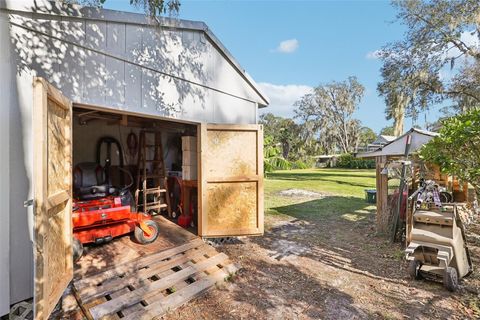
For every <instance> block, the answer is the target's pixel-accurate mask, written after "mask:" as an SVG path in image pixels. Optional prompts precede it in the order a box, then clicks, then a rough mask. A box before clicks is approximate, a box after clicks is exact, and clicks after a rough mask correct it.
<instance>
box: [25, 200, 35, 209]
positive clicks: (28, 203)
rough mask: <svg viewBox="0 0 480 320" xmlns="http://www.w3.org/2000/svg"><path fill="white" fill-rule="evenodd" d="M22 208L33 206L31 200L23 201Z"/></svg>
mask: <svg viewBox="0 0 480 320" xmlns="http://www.w3.org/2000/svg"><path fill="white" fill-rule="evenodd" d="M23 206H24V207H25V208H26V207H31V206H33V199H29V200H25V201H23Z"/></svg>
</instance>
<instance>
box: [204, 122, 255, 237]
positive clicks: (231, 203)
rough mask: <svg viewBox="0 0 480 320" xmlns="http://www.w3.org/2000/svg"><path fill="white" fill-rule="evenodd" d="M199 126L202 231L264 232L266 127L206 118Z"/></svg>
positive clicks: (214, 233) (206, 233)
mask: <svg viewBox="0 0 480 320" xmlns="http://www.w3.org/2000/svg"><path fill="white" fill-rule="evenodd" d="M198 132H199V134H198V136H199V137H198V149H199V150H200V152H199V155H200V159H199V160H200V161H199V172H198V176H199V177H198V179H199V181H200V185H199V187H200V190H199V204H200V205H199V228H198V232H199V234H200V235H201V236H204V237H222V236H241V235H259V234H262V233H263V214H264V213H263V132H262V127H261V126H258V125H213V124H201V125H199V130H198Z"/></svg>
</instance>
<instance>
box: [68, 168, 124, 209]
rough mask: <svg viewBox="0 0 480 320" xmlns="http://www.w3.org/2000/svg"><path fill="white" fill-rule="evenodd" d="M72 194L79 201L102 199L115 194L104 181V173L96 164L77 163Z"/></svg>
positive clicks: (115, 190)
mask: <svg viewBox="0 0 480 320" xmlns="http://www.w3.org/2000/svg"><path fill="white" fill-rule="evenodd" d="M73 188H74V189H73V192H74V195H75V198H77V199H79V200H94V199H99V198H104V197H107V196H109V195H112V194H115V193H116V192H117V189H116V188H113V187H112V186H110V185H109V184H108V183H107V181H105V171H104V169H103V168H102V166H100V165H99V164H97V163H94V162H83V163H79V164H78V165H77V166H76V167H75V170H74V173H73Z"/></svg>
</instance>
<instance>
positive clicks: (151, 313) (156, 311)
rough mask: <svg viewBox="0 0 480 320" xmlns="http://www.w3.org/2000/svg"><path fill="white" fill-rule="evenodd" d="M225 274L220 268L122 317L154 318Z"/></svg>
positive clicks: (211, 284) (191, 297) (221, 279)
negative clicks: (138, 310)
mask: <svg viewBox="0 0 480 320" xmlns="http://www.w3.org/2000/svg"><path fill="white" fill-rule="evenodd" d="M225 276H226V274H225V271H223V270H222V269H220V270H218V271H217V272H215V273H214V274H212V275H210V276H208V277H205V278H202V279H200V280H198V281H196V282H194V283H192V284H190V285H189V286H187V287H186V288H184V289H182V290H179V291H176V292H174V293H172V294H171V295H169V296H167V297H165V298H163V299H160V300H158V301H157V302H154V303H152V304H150V305H148V306H146V307H145V310H142V311H141V312H137V313H133V314H130V315H129V316H128V317H125V318H124V319H126V320H133V319H154V318H156V317H158V316H161V315H163V314H165V313H167V312H168V311H171V310H173V309H175V308H178V307H179V306H181V305H183V304H185V303H186V302H188V301H190V300H192V299H193V298H195V297H196V296H198V295H199V294H201V293H203V292H205V291H206V290H208V289H209V288H211V287H213V286H214V285H215V284H216V283H217V282H221V281H224V279H225Z"/></svg>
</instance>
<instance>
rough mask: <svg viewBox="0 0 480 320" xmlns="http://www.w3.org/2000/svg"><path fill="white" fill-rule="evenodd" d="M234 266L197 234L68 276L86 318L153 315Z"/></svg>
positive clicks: (214, 281)
mask: <svg viewBox="0 0 480 320" xmlns="http://www.w3.org/2000/svg"><path fill="white" fill-rule="evenodd" d="M236 271H237V267H236V266H235V265H234V264H232V263H231V261H230V260H229V258H228V256H227V255H225V254H224V253H219V252H218V251H216V250H215V248H213V247H212V246H210V245H208V244H205V243H204V242H203V241H202V240H200V239H194V240H192V241H190V242H188V243H186V244H183V245H180V246H177V247H174V248H171V249H168V250H164V251H161V252H158V253H156V254H152V255H148V256H144V257H141V258H137V259H135V260H133V261H129V262H127V263H124V264H122V265H118V266H115V267H113V268H110V269H107V270H103V271H102V272H100V273H97V274H94V275H92V276H89V277H87V278H83V279H80V280H77V281H75V282H74V288H75V291H76V295H77V298H78V300H79V303H80V305H81V307H82V309H83V311H84V312H85V314H86V315H87V317H88V318H90V319H153V318H155V317H159V316H161V315H163V314H165V313H167V312H168V311H170V310H173V309H175V308H177V307H179V306H181V305H183V304H185V303H186V302H188V301H190V300H191V299H193V298H195V297H196V296H198V295H199V294H201V293H203V292H205V291H206V290H208V289H210V288H212V287H213V286H215V284H217V283H221V282H223V281H224V280H225V278H226V277H228V276H229V275H231V274H232V273H235V272H236Z"/></svg>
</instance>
